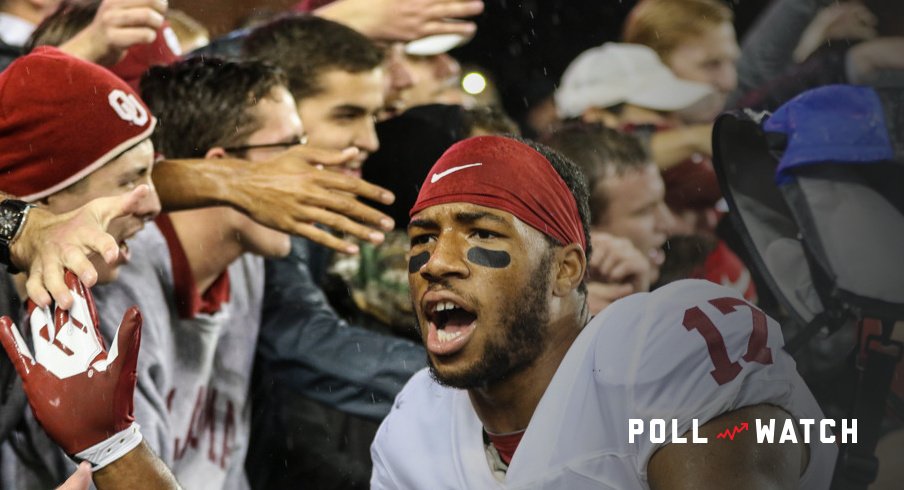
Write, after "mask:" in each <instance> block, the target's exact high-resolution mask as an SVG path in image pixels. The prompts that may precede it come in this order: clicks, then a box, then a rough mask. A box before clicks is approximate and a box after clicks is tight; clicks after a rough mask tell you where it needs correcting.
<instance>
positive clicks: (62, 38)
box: [25, 0, 100, 53]
mask: <svg viewBox="0 0 904 490" xmlns="http://www.w3.org/2000/svg"><path fill="white" fill-rule="evenodd" d="M98 8H100V0H63V1H62V2H60V4H59V5H58V6H57V8H56V10H54V11H53V12H52V13H51V14H50V15H48V16H47V17H45V18H44V20H42V21H41V23H40V24H38V26H37V27H36V28H35V30H34V32H32V33H31V37H30V38H28V42H26V43H25V52H26V53H28V52H31V50H33V49H34V48H37V47H38V46H59V45H61V44H63V43H65V42H66V41H68V40H70V39H72V38H73V37H75V35H76V34H78V33H79V32H80V31H81V30H83V29H84V28H85V27H88V25H89V24H91V21H93V20H94V16H95V15H97V9H98Z"/></svg>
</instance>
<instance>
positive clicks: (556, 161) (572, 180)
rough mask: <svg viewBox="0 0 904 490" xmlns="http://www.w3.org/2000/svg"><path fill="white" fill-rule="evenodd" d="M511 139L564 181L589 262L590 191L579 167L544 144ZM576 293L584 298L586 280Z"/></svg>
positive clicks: (552, 241)
mask: <svg viewBox="0 0 904 490" xmlns="http://www.w3.org/2000/svg"><path fill="white" fill-rule="evenodd" d="M513 139H515V140H517V141H520V142H522V143H524V144H526V145H528V146H530V147H531V148H533V149H534V150H536V151H537V152H538V153H539V154H541V155H543V157H544V158H546V160H548V161H549V163H550V164H551V165H552V168H554V169H555V170H556V173H557V174H559V177H561V178H562V180H563V181H565V185H567V186H568V190H570V191H571V196H572V197H574V202H575V204H577V207H578V216H579V217H580V218H581V228H582V229H583V231H584V242H585V243H586V244H587V248H585V249H584V257H585V258H586V259H587V261H588V262H589V261H590V254H591V253H592V252H593V248H592V247H591V245H590V205H589V203H588V200H589V195H590V191H589V190H588V188H587V178H586V177H584V173H583V172H581V169H580V167H578V166H577V165H575V163H574V162H572V161H571V160H569V159H568V157H566V156H565V155H563V154H561V153H559V152H557V151H556V150H553V149H552V148H550V147H548V146H546V145H544V144H541V143H537V142H536V141H531V140H528V139H523V138H513ZM544 236H546V237H547V241H548V242H550V244H553V245H559V243H558V242H557V241H555V240H554V239H553V238H552V237H550V236H549V235H544ZM585 278H586V274H585ZM578 293H580V294H583V295H585V296H586V294H587V282H586V280H582V281H581V285H580V286H578Z"/></svg>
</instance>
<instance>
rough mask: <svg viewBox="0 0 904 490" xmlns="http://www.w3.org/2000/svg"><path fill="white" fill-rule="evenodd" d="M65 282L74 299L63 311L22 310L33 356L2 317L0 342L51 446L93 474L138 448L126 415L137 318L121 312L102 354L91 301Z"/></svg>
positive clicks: (71, 277) (74, 281)
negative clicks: (26, 316) (89, 466)
mask: <svg viewBox="0 0 904 490" xmlns="http://www.w3.org/2000/svg"><path fill="white" fill-rule="evenodd" d="M65 281H66V285H67V286H68V287H69V289H70V294H72V296H73V297H74V299H75V302H74V304H73V305H72V308H70V309H69V311H66V310H63V309H61V308H53V309H51V308H47V307H45V308H39V307H37V306H35V305H34V303H32V302H29V322H30V327H31V337H32V341H33V343H34V354H32V353H31V351H30V350H29V348H28V345H27V344H26V343H25V340H24V339H23V338H22V335H21V334H20V333H19V329H18V328H17V327H16V326H15V324H13V321H12V320H11V319H10V318H9V317H6V316H4V317H2V318H0V342H2V344H3V348H4V350H5V351H6V354H7V356H9V358H10V360H11V361H12V363H13V365H14V366H15V367H16V371H17V372H18V373H19V376H20V377H21V378H22V381H23V387H24V390H25V393H26V395H27V396H28V403H29V405H31V409H32V411H33V412H34V414H35V418H36V419H37V420H38V422H40V424H41V426H42V427H43V428H44V430H45V431H46V432H47V434H48V435H49V436H50V438H51V439H53V440H54V441H55V442H56V443H57V444H58V445H59V446H60V447H61V448H63V450H64V451H66V453H68V454H70V455H74V456H76V457H78V458H80V459H84V460H87V461H89V462H90V463H92V464H93V465H95V469H98V468H101V467H103V466H105V465H106V464H108V463H110V462H112V461H114V460H115V459H117V458H118V457H121V456H122V455H124V454H125V453H127V452H128V451H130V450H131V449H133V448H134V447H135V446H136V445H137V444H138V443H140V442H141V434H140V432H138V427H137V425H135V424H133V423H134V420H135V419H134V417H133V415H132V412H133V401H132V400H133V398H132V397H133V393H134V390H135V381H136V377H135V369H136V365H137V360H138V347H139V345H140V343H141V313H140V312H139V311H138V308H137V307H134V306H133V307H132V308H129V309H128V310H126V312H125V315H123V319H122V322H121V323H120V326H119V329H118V330H117V332H116V336H115V337H114V339H113V345H112V347H111V349H110V351H109V352H108V351H107V349H106V347H105V346H104V341H103V338H102V337H101V334H100V329H99V326H98V319H97V310H96V308H95V305H94V299H93V297H92V296H91V293H90V292H89V291H88V289H87V288H86V287H85V286H84V285H83V284H81V283H80V282H79V281H78V278H76V276H75V274H73V273H72V272H69V271H67V272H66V276H65Z"/></svg>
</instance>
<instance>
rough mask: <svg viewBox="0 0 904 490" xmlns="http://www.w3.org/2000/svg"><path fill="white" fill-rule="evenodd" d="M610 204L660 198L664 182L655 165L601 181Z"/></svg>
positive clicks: (663, 190) (663, 189)
mask: <svg viewBox="0 0 904 490" xmlns="http://www.w3.org/2000/svg"><path fill="white" fill-rule="evenodd" d="M603 184H604V186H605V188H606V190H607V193H608V197H609V199H610V200H611V204H616V203H618V202H620V201H621V202H641V201H651V200H656V199H657V198H658V199H661V198H662V194H663V193H664V192H665V184H664V183H663V181H662V176H661V175H659V170H658V169H657V168H656V167H655V166H652V165H650V166H645V167H643V168H642V169H637V170H631V171H628V172H624V173H621V174H617V175H612V176H610V177H608V178H607V179H606V180H605V181H604V182H603Z"/></svg>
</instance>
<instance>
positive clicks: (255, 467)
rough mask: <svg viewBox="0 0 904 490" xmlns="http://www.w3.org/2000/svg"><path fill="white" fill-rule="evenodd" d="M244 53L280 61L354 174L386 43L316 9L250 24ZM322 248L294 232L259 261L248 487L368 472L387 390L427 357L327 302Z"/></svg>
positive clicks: (356, 482) (336, 482)
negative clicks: (351, 154)
mask: <svg viewBox="0 0 904 490" xmlns="http://www.w3.org/2000/svg"><path fill="white" fill-rule="evenodd" d="M244 49H245V52H246V54H247V55H249V56H251V57H254V58H259V59H264V60H266V61H269V62H271V63H274V64H276V65H278V66H281V67H282V68H283V69H284V70H285V71H286V73H287V74H288V77H289V88H290V90H291V91H292V93H293V95H295V97H296V99H297V101H298V107H299V116H300V117H301V120H302V122H303V123H304V126H305V130H306V132H307V135H308V144H309V145H312V146H316V147H323V148H330V149H342V148H345V147H348V146H352V147H356V148H358V150H359V151H360V154H359V155H360V156H361V158H359V159H357V160H356V161H355V162H353V164H352V165H349V166H347V167H346V168H344V169H343V171H345V172H347V173H353V174H358V173H360V167H361V165H362V164H363V162H364V157H366V156H367V155H368V154H369V153H370V152H373V151H376V150H377V148H378V146H379V142H378V140H377V135H376V132H375V127H374V122H375V118H376V116H377V115H378V113H379V112H380V111H381V109H382V108H383V105H384V98H383V95H384V84H385V83H387V81H386V80H384V71H383V65H382V63H383V59H384V58H383V56H384V53H383V51H382V50H381V49H380V48H378V47H377V46H376V45H375V44H373V43H372V42H371V41H370V40H369V39H367V38H366V37H364V36H363V35H361V34H359V33H357V32H355V31H354V30H352V29H350V28H348V27H345V26H343V25H341V24H337V23H334V22H331V21H328V20H325V19H320V18H318V17H312V16H308V17H298V16H296V17H288V18H284V19H280V20H277V21H274V22H273V23H271V24H268V25H264V26H262V27H259V28H258V29H256V30H255V31H253V32H252V33H251V34H250V35H249V36H248V38H247V40H246V42H245V48H244ZM330 258H331V257H330V254H329V253H328V251H326V250H324V249H323V248H321V247H316V246H313V244H311V243H310V242H309V241H307V240H304V239H301V238H293V240H292V252H291V254H290V256H289V257H288V258H286V259H284V260H279V261H276V260H273V261H268V262H267V284H266V298H265V305H264V319H263V325H262V327H261V337H260V346H259V352H258V354H259V355H258V361H257V365H256V374H255V378H256V382H255V386H256V391H255V403H256V406H255V413H254V430H253V440H252V448H251V451H250V455H249V464H248V468H249V476H250V478H251V479H252V481H253V484H254V485H255V486H261V487H270V488H273V487H277V488H281V487H289V488H291V487H294V486H295V485H296V484H297V481H308V482H311V483H312V484H313V485H316V486H319V487H321V488H358V487H363V486H366V485H367V479H368V476H369V474H370V463H369V457H368V450H367V448H368V446H369V443H370V440H371V439H372V436H373V434H374V433H375V432H376V424H375V423H374V422H373V421H378V420H380V419H381V418H382V417H383V416H385V415H386V413H388V411H389V406H390V403H391V400H392V398H393V397H394V396H395V395H396V394H397V393H398V390H399V389H401V386H402V385H403V384H404V382H405V381H407V379H408V378H409V377H410V376H411V375H412V374H414V372H415V371H417V370H418V369H420V368H421V367H422V366H423V365H424V361H423V349H422V348H420V347H418V346H417V345H416V344H414V343H413V342H410V341H407V340H402V339H397V338H393V337H390V336H386V335H381V334H378V333H376V332H372V331H368V330H365V329H362V328H357V327H351V328H349V326H348V325H347V324H346V323H345V322H344V321H342V319H340V318H339V316H338V315H337V314H336V312H335V311H334V310H333V309H332V308H331V307H330V305H329V303H328V302H327V299H326V297H325V295H324V293H323V291H322V289H321V286H320V284H321V281H322V279H323V277H324V275H325V272H326V269H327V266H328V264H329V262H330Z"/></svg>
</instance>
